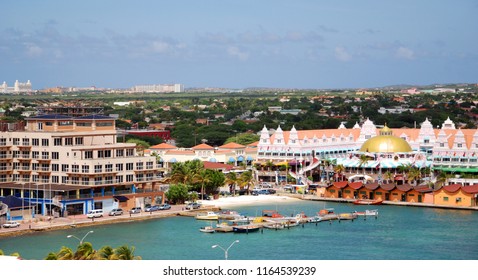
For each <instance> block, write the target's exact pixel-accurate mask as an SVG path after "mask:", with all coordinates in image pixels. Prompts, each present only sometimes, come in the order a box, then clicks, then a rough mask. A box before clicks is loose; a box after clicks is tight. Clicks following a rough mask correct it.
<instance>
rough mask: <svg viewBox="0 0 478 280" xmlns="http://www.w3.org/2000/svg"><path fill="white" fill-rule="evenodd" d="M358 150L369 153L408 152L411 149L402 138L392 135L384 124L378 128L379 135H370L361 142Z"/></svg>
mask: <svg viewBox="0 0 478 280" xmlns="http://www.w3.org/2000/svg"><path fill="white" fill-rule="evenodd" d="M360 151H361V152H369V153H409V152H411V151H412V147H410V144H408V143H407V141H405V140H403V139H402V138H400V137H397V136H393V135H392V130H391V129H390V128H388V127H387V125H385V126H384V128H382V129H381V130H380V135H379V136H375V137H372V138H370V139H368V140H367V141H365V143H363V144H362V147H360Z"/></svg>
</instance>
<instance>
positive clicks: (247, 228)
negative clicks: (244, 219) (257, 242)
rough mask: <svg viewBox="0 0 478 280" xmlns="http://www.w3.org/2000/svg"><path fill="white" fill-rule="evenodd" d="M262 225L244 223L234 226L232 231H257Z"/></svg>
mask: <svg viewBox="0 0 478 280" xmlns="http://www.w3.org/2000/svg"><path fill="white" fill-rule="evenodd" d="M259 229H260V226H259V225H252V224H249V225H242V226H233V227H232V231H234V232H235V233H249V232H256V231H259Z"/></svg>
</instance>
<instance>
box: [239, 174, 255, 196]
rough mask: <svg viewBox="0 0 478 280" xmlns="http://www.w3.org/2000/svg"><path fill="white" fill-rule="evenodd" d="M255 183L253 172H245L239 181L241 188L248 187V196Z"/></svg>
mask: <svg viewBox="0 0 478 280" xmlns="http://www.w3.org/2000/svg"><path fill="white" fill-rule="evenodd" d="M253 181H254V178H253V176H252V172H251V171H246V172H243V173H242V174H241V175H240V176H239V179H238V183H239V187H240V188H241V189H243V188H244V187H247V188H246V189H247V194H249V189H250V184H251V183H252V182H253Z"/></svg>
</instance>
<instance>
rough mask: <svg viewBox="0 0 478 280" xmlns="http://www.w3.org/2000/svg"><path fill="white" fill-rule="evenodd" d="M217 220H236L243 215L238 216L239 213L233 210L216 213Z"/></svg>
mask: <svg viewBox="0 0 478 280" xmlns="http://www.w3.org/2000/svg"><path fill="white" fill-rule="evenodd" d="M217 215H218V217H219V219H221V220H236V219H240V218H244V216H243V215H241V214H239V212H237V211H234V210H223V211H221V212H219V213H217Z"/></svg>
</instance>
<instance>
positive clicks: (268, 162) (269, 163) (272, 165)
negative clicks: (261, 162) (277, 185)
mask: <svg viewBox="0 0 478 280" xmlns="http://www.w3.org/2000/svg"><path fill="white" fill-rule="evenodd" d="M266 167H267V169H268V170H269V182H271V181H272V179H271V178H272V175H270V173H271V169H272V167H274V163H273V162H272V161H270V160H268V161H267V162H266Z"/></svg>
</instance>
